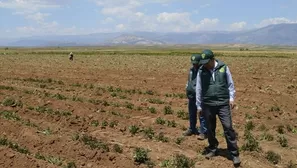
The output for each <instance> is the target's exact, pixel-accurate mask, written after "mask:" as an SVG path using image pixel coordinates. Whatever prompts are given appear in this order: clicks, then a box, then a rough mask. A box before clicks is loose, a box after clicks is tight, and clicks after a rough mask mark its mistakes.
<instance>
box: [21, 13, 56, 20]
mask: <svg viewBox="0 0 297 168" xmlns="http://www.w3.org/2000/svg"><path fill="white" fill-rule="evenodd" d="M50 15H51V14H50V13H40V12H37V13H34V14H29V15H27V16H26V19H31V20H34V21H36V22H44V18H46V17H48V16H50Z"/></svg>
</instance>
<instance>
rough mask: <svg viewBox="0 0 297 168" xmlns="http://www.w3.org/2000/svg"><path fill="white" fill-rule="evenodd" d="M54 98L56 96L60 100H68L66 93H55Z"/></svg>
mask: <svg viewBox="0 0 297 168" xmlns="http://www.w3.org/2000/svg"><path fill="white" fill-rule="evenodd" d="M53 98H56V99H58V100H66V99H67V97H66V96H64V95H62V94H60V93H57V94H54V95H53Z"/></svg>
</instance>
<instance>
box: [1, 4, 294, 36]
mask: <svg viewBox="0 0 297 168" xmlns="http://www.w3.org/2000/svg"><path fill="white" fill-rule="evenodd" d="M296 8H297V0H249V1H247V0H245V1H244V0H0V21H1V24H0V37H24V36H32V35H49V34H57V35H61V34H71V35H74V34H90V33H99V32H132V31H153V32H192V31H205V30H223V31H226V30H227V31H238V30H247V29H253V28H260V27H264V26H267V25H269V24H278V23H295V22H297V12H296V11H297V10H296Z"/></svg>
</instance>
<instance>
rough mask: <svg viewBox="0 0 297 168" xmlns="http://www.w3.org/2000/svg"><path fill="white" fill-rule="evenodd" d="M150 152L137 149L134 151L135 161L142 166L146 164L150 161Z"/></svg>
mask: <svg viewBox="0 0 297 168" xmlns="http://www.w3.org/2000/svg"><path fill="white" fill-rule="evenodd" d="M148 152H149V151H148V150H146V149H144V148H136V149H135V150H134V154H133V159H134V162H136V163H138V164H141V163H146V162H148V161H149V160H150V158H149V156H148Z"/></svg>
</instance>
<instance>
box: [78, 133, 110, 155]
mask: <svg viewBox="0 0 297 168" xmlns="http://www.w3.org/2000/svg"><path fill="white" fill-rule="evenodd" d="M81 141H82V142H83V143H84V144H85V145H87V146H89V147H90V148H91V149H102V150H103V151H105V152H109V147H108V145H107V144H106V143H104V142H102V141H100V140H98V139H96V138H94V137H91V136H87V135H83V136H82V137H81Z"/></svg>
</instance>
